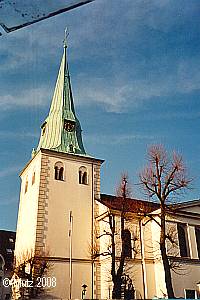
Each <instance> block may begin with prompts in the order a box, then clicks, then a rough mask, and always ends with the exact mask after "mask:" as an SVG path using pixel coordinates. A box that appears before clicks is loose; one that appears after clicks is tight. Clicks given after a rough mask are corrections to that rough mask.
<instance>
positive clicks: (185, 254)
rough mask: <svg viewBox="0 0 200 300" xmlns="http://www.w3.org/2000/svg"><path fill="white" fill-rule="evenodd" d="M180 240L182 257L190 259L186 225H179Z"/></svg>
mask: <svg viewBox="0 0 200 300" xmlns="http://www.w3.org/2000/svg"><path fill="white" fill-rule="evenodd" d="M177 230H178V240H179V248H180V256H181V257H189V251H188V250H189V249H188V241H187V235H186V233H187V231H186V230H187V228H186V225H185V224H180V223H178V224H177Z"/></svg>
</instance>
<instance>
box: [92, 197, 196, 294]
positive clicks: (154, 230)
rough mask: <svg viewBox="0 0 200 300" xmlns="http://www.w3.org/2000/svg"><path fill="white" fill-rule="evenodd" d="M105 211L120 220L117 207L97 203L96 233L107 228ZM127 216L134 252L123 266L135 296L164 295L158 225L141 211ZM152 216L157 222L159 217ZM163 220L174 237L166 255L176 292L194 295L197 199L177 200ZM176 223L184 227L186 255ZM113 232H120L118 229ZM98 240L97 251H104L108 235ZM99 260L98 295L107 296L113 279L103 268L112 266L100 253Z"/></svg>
mask: <svg viewBox="0 0 200 300" xmlns="http://www.w3.org/2000/svg"><path fill="white" fill-rule="evenodd" d="M108 197H110V196H108ZM134 201H137V200H134ZM107 211H109V212H110V211H111V212H112V213H114V214H115V216H116V224H120V214H119V211H117V210H113V209H111V210H110V209H108V207H106V206H105V205H103V204H99V216H98V218H97V222H98V223H99V235H101V234H102V233H103V232H105V231H107V232H109V227H108V225H106V224H107V223H106V222H103V220H104V221H105V220H107V215H106V212H107ZM153 214H156V215H157V214H159V210H157V211H154V212H152V215H153ZM127 218H128V220H127V222H126V228H127V229H129V230H130V232H131V238H132V247H133V249H136V253H135V251H132V258H128V259H127V261H126V268H125V270H127V274H128V275H129V276H130V277H131V279H132V282H133V285H134V288H135V291H136V292H135V297H136V298H142V299H145V298H146V299H152V298H155V297H159V298H164V297H167V290H166V285H165V276H164V268H163V264H162V259H161V255H160V250H159V236H160V226H159V225H158V224H157V223H156V222H155V221H153V220H152V221H149V220H148V218H147V217H144V218H142V219H141V215H140V216H139V215H137V214H136V213H128V216H127ZM154 218H156V219H157V221H158V222H159V217H154ZM166 224H167V232H169V234H170V236H171V237H173V239H174V240H175V244H173V245H172V244H171V243H170V242H167V248H168V255H169V259H170V261H171V262H173V266H174V267H173V269H172V271H171V274H172V282H173V288H174V293H175V296H176V297H177V298H186V297H188V295H191V293H192V294H193V295H194V296H195V297H197V296H198V282H199V279H200V245H198V242H197V240H198V239H199V238H200V236H199V237H197V235H198V233H196V232H195V228H196V229H199V228H200V200H198V201H191V202H187V203H183V204H180V205H179V206H178V207H177V209H176V211H175V212H173V214H171V215H170V214H169V215H168V216H167V223H166ZM106 226H107V228H106ZM178 226H182V227H183V228H185V246H186V248H187V249H186V251H187V253H186V256H185V257H183V253H181V252H182V251H185V250H184V249H183V250H182V251H181V250H180V249H181V248H183V247H184V245H183V244H182V246H181V245H180V243H181V242H180V239H181V237H180V234H179V233H178V229H177V227H178ZM116 234H117V235H119V230H118V229H117V230H116ZM135 237H136V238H137V240H136V242H134V240H135ZM100 240H101V242H100V252H101V253H103V252H104V251H106V247H107V245H108V244H109V237H108V236H104V237H103V238H100ZM116 241H117V240H116ZM116 243H117V242H116ZM117 248H118V246H117ZM118 255H119V253H118ZM100 262H101V265H102V271H101V296H100V297H101V298H108V296H109V295H111V292H110V290H111V287H112V281H111V275H110V274H108V272H107V271H105V270H111V260H110V259H109V258H108V257H107V258H105V257H104V256H102V257H100ZM108 279H109V280H108ZM190 298H191V296H190Z"/></svg>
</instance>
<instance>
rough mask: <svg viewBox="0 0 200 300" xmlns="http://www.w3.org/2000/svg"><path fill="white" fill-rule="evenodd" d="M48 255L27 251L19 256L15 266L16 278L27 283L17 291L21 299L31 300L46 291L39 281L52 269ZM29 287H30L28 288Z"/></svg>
mask: <svg viewBox="0 0 200 300" xmlns="http://www.w3.org/2000/svg"><path fill="white" fill-rule="evenodd" d="M48 256H49V255H48V253H37V255H36V254H35V253H34V251H26V252H25V253H21V255H18V261H16V262H15V266H14V278H18V279H21V280H23V281H24V282H26V284H24V285H23V284H22V285H21V286H20V288H19V291H17V292H18V293H19V294H20V295H21V298H20V299H24V295H25V294H26V299H27V297H28V299H31V298H32V297H36V296H38V295H40V294H41V293H42V292H43V291H44V289H43V286H42V285H41V282H40V281H39V280H40V279H41V278H42V277H43V276H45V275H46V274H47V272H48V271H49V269H50V263H49V262H48V260H47V257H48ZM27 285H28V287H27Z"/></svg>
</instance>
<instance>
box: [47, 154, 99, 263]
mask: <svg viewBox="0 0 200 300" xmlns="http://www.w3.org/2000/svg"><path fill="white" fill-rule="evenodd" d="M49 159H50V163H49V168H50V178H49V198H48V225H47V226H48V231H47V238H46V244H47V248H49V251H50V254H51V256H56V257H69V229H70V223H69V212H70V211H72V215H73V258H87V259H88V258H89V256H90V254H89V250H88V248H89V245H90V244H91V230H92V202H93V200H92V197H93V192H92V190H93V187H92V185H93V181H92V164H89V163H86V162H83V161H76V160H74V161H73V160H68V159H67V158H62V159H60V158H56V157H50V158H49ZM58 161H61V162H62V163H63V165H64V180H63V181H60V180H55V178H54V165H55V163H56V162H58ZM83 165H84V166H85V167H86V168H87V170H88V176H89V179H88V180H89V182H88V185H83V184H79V177H78V172H79V168H80V167H81V166H83Z"/></svg>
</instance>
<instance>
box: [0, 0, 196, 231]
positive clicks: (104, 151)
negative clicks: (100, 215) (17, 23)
mask: <svg viewBox="0 0 200 300" xmlns="http://www.w3.org/2000/svg"><path fill="white" fill-rule="evenodd" d="M199 15H200V2H199V1H194V0H191V1H190V3H188V1H184V0H181V1H179V0H176V1H174V0H162V1H160V0H151V1H149V0H148V1H147V0H135V1H132V0H123V1H120V0H110V1H108V0H96V1H95V2H93V3H91V4H88V5H85V6H83V7H80V8H78V9H75V10H73V11H70V12H68V13H64V14H62V15H58V16H56V17H53V18H51V19H48V20H45V21H43V22H40V23H37V24H34V25H32V26H30V27H27V28H24V29H21V30H19V31H16V32H13V33H10V34H6V35H3V36H2V37H1V38H0V145H1V148H0V153H1V155H0V164H1V169H0V228H1V229H10V230H14V229H15V226H16V220H17V209H18V201H19V191H20V179H19V175H18V174H19V173H20V170H22V168H23V167H24V166H25V164H26V163H27V162H28V161H29V159H30V156H31V151H32V148H33V147H36V146H37V143H38V139H39V134H40V125H41V123H42V122H43V120H44V119H45V117H46V115H47V113H48V110H49V105H50V102H51V97H52V94H53V90H54V85H55V80H56V77H57V72H58V68H59V65H60V60H61V57H62V51H63V48H62V41H63V36H64V29H65V27H66V26H68V28H69V32H70V35H69V48H68V57H69V65H70V73H71V79H72V88H73V95H74V102H75V106H76V111H77V115H78V117H79V120H80V122H81V125H82V128H83V140H84V145H85V148H86V150H87V152H88V153H90V154H92V155H93V156H96V157H97V158H102V159H105V163H104V165H103V167H102V177H101V187H102V188H101V190H102V192H104V193H111V194H113V193H115V188H116V185H117V183H118V182H119V179H120V174H121V173H122V172H123V171H127V172H128V173H129V178H130V181H131V183H132V187H133V196H135V197H140V198H141V197H143V194H142V193H141V192H140V191H139V189H138V186H137V185H136V184H137V183H138V173H139V171H140V170H141V169H142V168H143V167H144V166H145V164H146V162H145V156H146V150H147V146H149V145H151V144H155V143H162V144H163V145H164V146H165V147H166V148H167V150H169V151H172V150H176V151H177V152H179V153H181V154H182V155H183V158H184V160H185V162H186V165H187V167H188V171H189V174H190V176H191V177H193V178H194V181H193V184H192V189H191V190H190V191H189V192H188V193H187V195H186V196H185V198H184V200H186V199H187V200H192V199H197V198H199V195H200V188H199V186H200V178H199V174H200V156H199V155H200V154H199V153H200V145H199V138H200V134H199V128H200V126H199V125H200V121H199V120H200V67H199V66H200V26H199Z"/></svg>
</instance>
